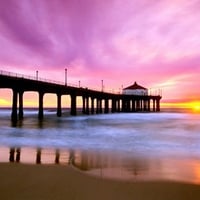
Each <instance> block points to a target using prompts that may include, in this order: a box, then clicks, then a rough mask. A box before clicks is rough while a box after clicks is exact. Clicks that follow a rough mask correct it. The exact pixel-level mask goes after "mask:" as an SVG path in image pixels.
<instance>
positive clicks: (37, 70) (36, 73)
mask: <svg viewBox="0 0 200 200" xmlns="http://www.w3.org/2000/svg"><path fill="white" fill-rule="evenodd" d="M36 80H38V70H37V71H36Z"/></svg>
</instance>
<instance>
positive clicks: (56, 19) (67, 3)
mask: <svg viewBox="0 0 200 200" xmlns="http://www.w3.org/2000/svg"><path fill="white" fill-rule="evenodd" d="M199 10H200V0H190V1H188V0H20V1H16V0H0V30H1V31H0V46H1V49H0V70H4V71H11V72H14V73H20V74H25V75H30V76H35V75H36V71H38V74H39V77H41V78H45V79H50V80H56V81H63V82H64V80H65V69H67V81H68V82H69V83H71V84H76V85H78V83H79V81H80V84H81V86H84V87H88V88H97V89H98V88H99V89H100V88H101V83H102V80H103V84H104V88H105V90H110V91H111V90H112V91H119V90H120V89H121V88H122V87H127V86H129V85H130V84H133V83H134V82H135V81H137V83H138V84H140V85H142V86H144V87H147V88H149V89H150V88H151V89H152V90H154V91H157V89H162V96H163V98H162V102H163V103H166V104H167V103H169V104H170V103H179V104H184V103H186V102H199V101H200V90H199V88H200V81H199V72H200V23H199V22H200V12H199ZM4 93H5V95H1V97H0V104H1V103H3V102H4V103H5V102H6V101H7V100H8V99H6V98H8V97H7V96H9V94H10V92H8V91H4ZM6 95H7V96H6ZM29 96H30V95H29ZM9 98H10V97H9ZM177 105H178V104H177Z"/></svg>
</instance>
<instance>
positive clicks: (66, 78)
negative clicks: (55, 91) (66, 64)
mask: <svg viewBox="0 0 200 200" xmlns="http://www.w3.org/2000/svg"><path fill="white" fill-rule="evenodd" d="M65 85H66V86H67V68H65Z"/></svg>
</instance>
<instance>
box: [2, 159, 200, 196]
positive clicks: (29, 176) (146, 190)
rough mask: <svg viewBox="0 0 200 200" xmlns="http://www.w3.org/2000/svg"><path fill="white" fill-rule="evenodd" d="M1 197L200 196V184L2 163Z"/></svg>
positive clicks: (63, 167) (64, 168) (66, 168)
mask: <svg viewBox="0 0 200 200" xmlns="http://www.w3.org/2000/svg"><path fill="white" fill-rule="evenodd" d="M0 180H1V181H0V197H1V199H4V200H6V199H16V200H17V199H20V200H23V199H26V200H27V199H29V200H32V199H37V200H38V199H43V200H45V199H48V200H51V199H52V200H56V199H59V200H62V199H70V200H73V199H81V200H82V199H83V200H90V199H95V200H100V199H101V200H102V199H103V200H110V199H115V200H122V199H123V200H126V199H127V200H129V199H137V200H138V199H141V200H146V199H148V200H151V199H152V200H153V199H162V200H165V199H166V200H169V199H176V200H179V199H180V200H184V199H188V200H189V199H193V200H195V199H199V198H200V185H195V184H187V183H181V182H173V181H136V182H128V181H119V180H110V179H100V178H98V177H93V176H90V175H87V174H84V173H82V172H79V171H78V170H76V169H73V167H70V166H62V165H31V164H19V163H0Z"/></svg>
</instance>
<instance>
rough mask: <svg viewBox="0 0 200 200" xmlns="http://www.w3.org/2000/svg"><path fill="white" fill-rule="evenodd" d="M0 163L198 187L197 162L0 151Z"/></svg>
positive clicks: (67, 152)
mask: <svg viewBox="0 0 200 200" xmlns="http://www.w3.org/2000/svg"><path fill="white" fill-rule="evenodd" d="M0 162H17V163H19V162H20V163H30V164H56V165H58V164H59V165H70V166H73V167H75V168H77V169H79V170H81V171H84V173H88V174H91V175H95V176H98V177H101V178H112V179H121V180H130V181H136V180H175V181H183V182H192V183H196V184H200V176H199V171H200V167H199V166H200V165H199V161H198V160H184V159H181V160H177V159H174V160H173V159H154V160H152V159H145V158H139V157H126V156H124V155H123V156H122V155H117V156H116V155H114V154H111V153H107V154H105V153H104V154H103V153H100V152H89V151H80V150H66V149H42V148H37V149H33V148H25V147H23V148H18V147H17V148H15V147H12V148H8V147H0Z"/></svg>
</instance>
